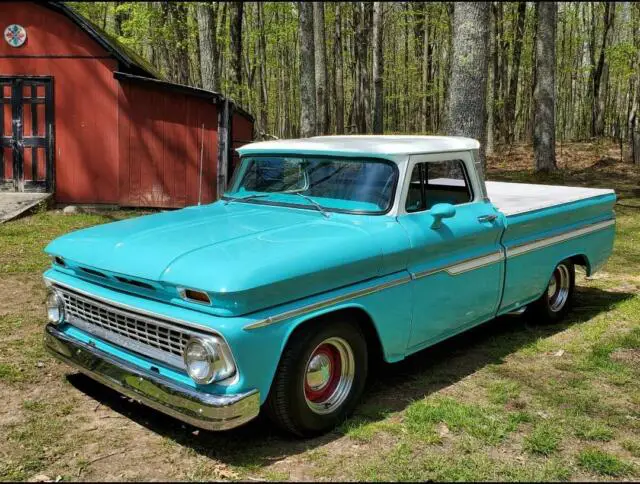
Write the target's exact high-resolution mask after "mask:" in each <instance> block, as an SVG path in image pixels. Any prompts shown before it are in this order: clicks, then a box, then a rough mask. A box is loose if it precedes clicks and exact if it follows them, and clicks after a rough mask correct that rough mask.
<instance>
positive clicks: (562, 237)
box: [507, 219, 616, 258]
mask: <svg viewBox="0 0 640 484" xmlns="http://www.w3.org/2000/svg"><path fill="white" fill-rule="evenodd" d="M615 223H616V221H615V219H610V220H605V221H603V222H597V223H594V224H590V225H587V226H586V227H582V228H580V229H576V230H570V231H567V232H564V233H562V234H559V235H554V236H553V237H545V238H542V239H538V240H534V241H533V242H526V243H524V244H519V245H516V246H514V247H511V248H508V249H507V258H508V257H516V256H519V255H522V254H526V253H527V252H531V251H532V250H537V249H542V248H544V247H548V246H550V245H555V244H558V243H560V242H564V241H566V240H570V239H573V238H576V237H579V236H581V235H586V234H590V233H591V232H596V231H598V230H602V229H605V228H607V227H610V226H611V225H615Z"/></svg>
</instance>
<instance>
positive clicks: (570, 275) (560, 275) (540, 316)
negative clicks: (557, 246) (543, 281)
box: [526, 259, 576, 323]
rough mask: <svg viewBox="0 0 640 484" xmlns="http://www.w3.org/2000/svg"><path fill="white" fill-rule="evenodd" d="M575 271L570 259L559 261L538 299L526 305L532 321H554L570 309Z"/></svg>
mask: <svg viewBox="0 0 640 484" xmlns="http://www.w3.org/2000/svg"><path fill="white" fill-rule="evenodd" d="M575 281H576V271H575V266H574V264H573V262H572V261H571V260H570V259H566V260H563V261H562V262H560V263H559V264H558V265H557V266H556V268H555V269H554V271H553V274H552V275H551V278H550V279H549V283H548V285H547V289H546V290H545V292H544V293H543V294H542V296H540V298H539V299H537V300H536V301H534V302H533V303H531V304H530V305H529V306H528V307H527V311H526V313H527V315H528V316H529V318H530V319H531V320H532V321H533V322H540V323H555V322H558V321H560V320H561V319H563V318H564V317H565V316H566V315H567V313H568V312H569V310H570V309H571V303H572V300H573V292H574V289H575Z"/></svg>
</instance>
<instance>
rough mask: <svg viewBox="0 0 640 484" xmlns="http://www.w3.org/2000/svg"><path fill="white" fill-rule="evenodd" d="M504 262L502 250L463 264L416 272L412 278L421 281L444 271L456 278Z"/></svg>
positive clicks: (468, 260) (467, 260) (466, 260)
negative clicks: (464, 273)
mask: <svg viewBox="0 0 640 484" xmlns="http://www.w3.org/2000/svg"><path fill="white" fill-rule="evenodd" d="M502 260H504V253H503V251H502V250H500V251H496V252H492V253H490V254H486V255H482V256H480V257H471V258H469V259H464V260H463V261H462V262H457V263H455V264H450V265H446V266H441V267H436V268H434V269H429V270H426V271H421V272H414V273H412V276H413V279H421V278H423V277H426V276H430V275H432V274H436V273H438V272H442V271H446V272H448V273H449V275H452V276H456V275H458V274H462V273H463V272H468V271H472V270H474V269H479V268H480V267H484V266H488V265H491V264H495V263H496V262H501V261H502Z"/></svg>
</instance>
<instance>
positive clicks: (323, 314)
mask: <svg viewBox="0 0 640 484" xmlns="http://www.w3.org/2000/svg"><path fill="white" fill-rule="evenodd" d="M329 319H342V320H344V321H352V322H354V323H355V324H356V325H357V326H358V328H360V330H361V331H362V334H363V336H364V338H365V340H366V343H367V348H368V349H369V350H371V352H370V360H371V361H372V362H373V361H381V360H383V359H384V355H385V352H384V346H383V344H382V339H381V338H380V333H379V332H378V328H377V327H376V324H375V322H374V319H373V317H372V316H371V314H370V313H369V312H368V311H367V310H366V309H365V308H364V307H362V306H361V305H359V304H353V303H352V304H345V305H341V306H337V307H331V308H326V309H323V310H320V311H315V312H313V313H309V314H305V315H304V316H301V317H300V318H298V319H296V320H295V323H294V324H291V325H290V327H289V330H288V332H287V334H286V336H285V338H284V340H283V343H282V348H281V354H282V351H283V350H284V348H285V347H286V346H287V344H289V341H290V340H291V337H292V336H293V335H294V333H296V332H298V331H302V330H304V329H307V328H310V327H312V326H313V325H315V324H322V322H323V321H326V320H329Z"/></svg>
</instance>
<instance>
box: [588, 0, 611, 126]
mask: <svg viewBox="0 0 640 484" xmlns="http://www.w3.org/2000/svg"><path fill="white" fill-rule="evenodd" d="M615 8H616V7H615V3H609V2H605V6H604V19H603V32H602V44H601V46H600V56H599V57H598V65H597V66H596V70H595V72H594V74H593V78H592V86H593V91H592V93H591V96H592V98H591V102H592V104H591V113H592V115H591V136H602V135H603V134H604V102H605V99H604V95H603V91H604V90H603V89H602V88H601V86H602V77H603V73H604V71H605V51H606V48H607V44H608V38H609V33H610V32H611V30H612V28H611V27H612V26H613V17H614V14H615ZM594 20H595V19H594Z"/></svg>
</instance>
